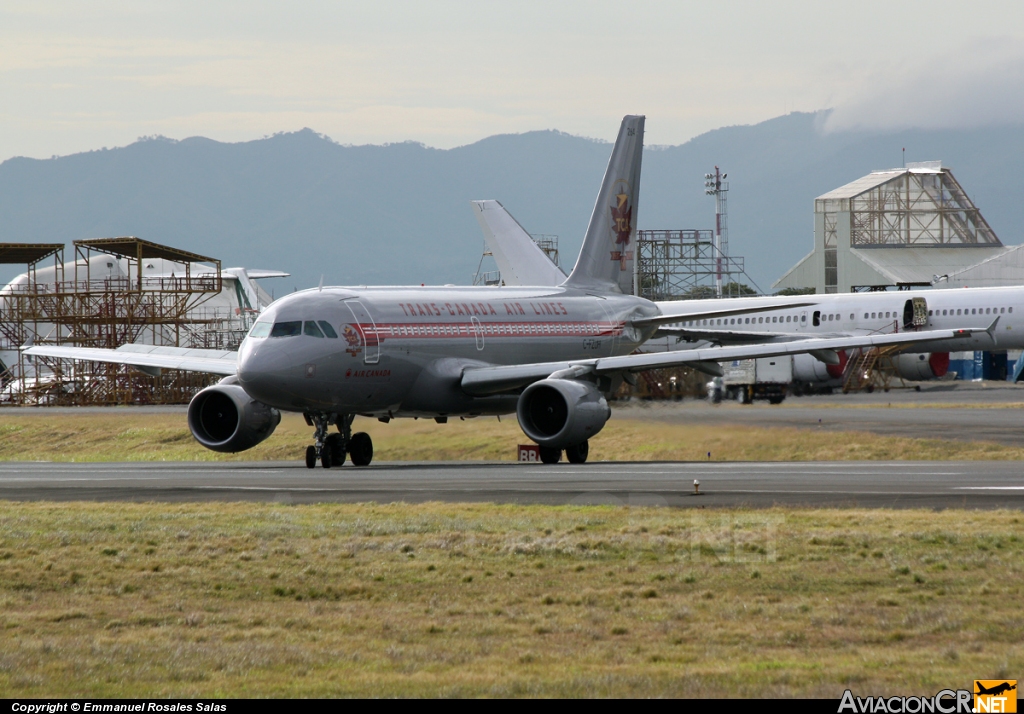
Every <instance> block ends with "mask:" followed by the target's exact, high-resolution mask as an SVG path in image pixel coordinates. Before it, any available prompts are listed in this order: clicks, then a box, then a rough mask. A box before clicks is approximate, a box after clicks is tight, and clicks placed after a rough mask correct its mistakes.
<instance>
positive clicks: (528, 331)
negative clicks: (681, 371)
mask: <svg viewBox="0 0 1024 714" xmlns="http://www.w3.org/2000/svg"><path fill="white" fill-rule="evenodd" d="M643 129H644V117H642V116H627V117H626V118H625V119H623V121H622V125H621V127H620V129H619V135H618V139H617V140H616V142H615V146H614V148H613V149H612V155H611V158H610V160H609V164H608V169H607V171H606V173H605V176H604V180H603V182H602V185H601V189H600V193H599V194H598V198H597V202H596V204H595V206H594V212H593V214H592V216H591V219H590V225H589V227H588V229H587V234H586V237H585V239H584V242H583V247H582V249H581V251H580V255H579V258H578V259H577V262H576V266H575V268H574V269H573V270H572V273H571V274H570V275H569V277H568V278H567V279H565V281H564V282H562V283H561V284H560V285H558V286H554V287H552V286H541V287H464V288H458V287H443V288H438V287H371V288H351V287H332V288H326V287H325V288H318V289H313V290H306V291H303V292H299V293H294V294H292V295H289V296H288V297H285V298H282V299H280V300H278V301H277V302H275V303H273V304H272V305H271V306H270V307H268V308H267V309H266V310H265V311H264V312H263V314H262V315H261V316H260V318H259V320H258V321H257V322H256V324H255V325H254V326H253V328H252V330H251V332H250V333H249V335H248V337H247V338H246V339H245V341H244V342H243V343H242V346H241V349H240V350H239V352H238V353H237V354H236V353H224V352H214V351H208V350H184V349H177V348H172V347H153V346H144V345H127V346H125V347H122V348H119V349H117V350H97V349H90V348H79V347H60V346H36V347H31V348H28V349H26V352H27V353H28V354H32V355H40V356H48V357H57V358H65V359H88V360H97V361H106V362H114V363H120V364H129V365H135V366H138V367H144V368H147V370H149V371H152V370H153V369H161V368H169V369H188V370H198V371H204V372H208V373H212V374H221V375H224V376H225V377H226V378H225V379H223V380H221V382H220V383H218V384H216V385H214V386H212V387H208V388H207V389H204V390H203V391H201V392H199V393H198V394H197V395H196V396H195V397H194V398H193V400H192V402H191V404H190V405H189V409H188V423H189V428H190V429H191V431H192V434H193V435H194V436H195V438H196V439H197V440H198V441H199V442H200V443H201V444H203V445H204V446H206V447H207V448H210V449H213V450H215V451H226V452H237V451H242V450H244V449H248V448H251V447H252V446H255V445H256V444H258V443H259V442H261V441H263V440H264V439H266V438H267V437H268V436H270V435H271V433H272V432H273V431H274V428H275V427H276V426H277V424H278V422H279V421H280V411H294V412H301V413H303V414H304V415H305V417H306V419H307V421H308V422H309V424H310V425H311V426H314V427H315V429H316V431H315V443H314V444H313V445H311V446H309V447H308V448H307V450H306V465H307V466H308V467H310V468H313V467H314V466H315V464H316V462H317V460H319V461H320V462H321V464H322V465H323V466H324V467H330V466H332V465H340V464H342V463H343V462H344V461H345V459H346V456H350V457H351V458H352V462H353V463H354V464H356V465H366V464H369V463H370V461H371V459H372V457H373V445H372V443H371V441H370V437H369V436H368V435H367V434H365V433H355V434H353V433H352V431H351V427H352V421H353V419H354V418H355V416H356V415H362V416H369V417H375V418H378V419H380V420H382V421H389V420H391V419H392V418H396V417H430V418H434V419H436V420H437V421H439V422H443V421H446V420H447V419H448V418H450V417H474V416H482V415H496V414H497V415H500V414H509V413H512V412H515V413H516V414H517V416H518V419H519V424H520V426H521V427H522V429H523V431H524V432H525V434H526V435H527V436H528V437H529V438H530V439H532V440H533V441H535V442H537V443H538V444H539V445H540V447H541V457H542V460H543V461H545V462H546V463H554V462H557V461H559V460H560V459H561V456H562V452H563V451H564V452H565V454H566V456H567V458H568V460H569V461H571V462H576V463H582V462H584V461H586V458H587V453H588V448H589V442H588V440H589V439H590V438H591V437H592V436H594V435H596V434H597V433H598V432H600V431H601V429H602V428H603V427H604V425H605V422H606V421H607V420H608V418H609V416H610V415H611V412H610V410H609V408H608V403H607V401H606V397H607V396H608V395H609V394H611V393H612V392H614V390H615V389H616V388H617V387H618V386H619V384H620V383H621V381H622V380H624V379H625V380H631V379H632V373H634V372H637V371H642V370H647V369H652V368H658V367H667V366H677V365H689V366H694V367H697V368H698V369H704V370H706V371H709V372H712V373H716V372H717V373H720V368H719V366H718V365H717V364H716V362H717V361H720V360H732V359H743V358H749V357H760V356H770V355H780V354H797V353H804V352H809V353H812V354H814V355H815V356H816V357H817V358H818V359H821V360H824V361H826V362H838V361H839V358H838V355H837V354H836V350H844V349H849V348H856V347H870V346H879V345H893V344H898V345H903V344H911V343H921V342H934V341H936V340H951V339H961V338H966V337H967V336H968V335H969V334H970V333H971V332H972V330H962V329H960V327H958V326H955V324H952V323H951V326H950V327H949V328H948V329H937V330H931V331H920V332H908V333H902V332H901V333H899V334H877V335H859V336H856V337H851V336H838V337H837V336H832V337H828V336H818V337H811V335H799V336H798V338H797V339H793V340H790V341H787V342H779V343H772V344H754V345H739V346H728V347H715V348H709V349H690V350H678V351H673V352H668V353H657V354H632V353H633V352H634V351H635V350H636V348H637V347H639V346H640V345H642V344H643V343H644V342H646V341H647V340H648V339H649V338H651V336H653V335H654V334H655V333H657V332H658V331H659V330H660V329H662V327H663V326H664V325H668V324H672V323H678V322H679V321H680V320H681V319H684V318H685V319H686V320H688V321H694V322H696V321H697V320H701V321H705V320H707V321H711V320H714V321H716V323H715V324H716V326H717V325H718V322H717V321H724V322H722V325H723V326H724V325H730V326H732V325H733V324H753V323H749V322H744V321H749V320H750V319H751V318H750V315H751V314H753V313H757V314H758V315H761V316H764V315H768V316H769V319H774V320H775V321H774V322H771V323H768V324H774V325H778V324H779V323H778V317H779V316H783V317H788V318H789V322H788V323H787V322H783V323H782V324H786V325H794V323H793V322H792V321H793V319H794V316H795V317H799V316H800V315H802V314H803V312H801V311H806V310H808V309H811V308H814V306H815V303H814V302H809V301H807V300H805V299H803V298H790V299H788V300H775V301H774V302H773V303H772V305H771V306H770V307H769V306H766V305H763V304H761V303H759V302H758V301H743V302H733V303H729V304H723V305H721V306H719V305H710V304H708V307H706V308H705V307H704V304H701V305H700V307H699V309H697V310H696V311H695V310H694V307H695V306H694V305H692V304H686V303H664V304H661V305H658V304H655V303H653V302H650V301H649V300H645V299H643V298H638V297H634V296H632V295H628V294H626V292H628V290H629V288H630V286H631V281H632V271H633V245H634V240H635V232H636V231H635V225H636V211H637V202H638V198H639V179H640V164H641V156H642V151H643ZM758 319H763V317H762V318H758ZM818 321H819V322H820V315H819V320H818ZM828 322H829V321H827V320H826V323H828ZM803 323H809V320H808V319H803V320H802V322H801V321H800V320H798V322H797V323H795V324H797V325H802V324H803ZM709 324H710V323H709ZM758 324H763V323H758ZM972 324H973V323H972ZM980 329H982V330H983V329H984V327H981V328H980ZM808 330H810V328H808ZM805 337H810V339H803V338H805ZM331 425H335V426H336V427H337V433H329V427H330V426H331Z"/></svg>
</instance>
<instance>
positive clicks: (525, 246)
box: [470, 201, 565, 287]
mask: <svg viewBox="0 0 1024 714" xmlns="http://www.w3.org/2000/svg"><path fill="white" fill-rule="evenodd" d="M470 203H472V204H473V213H474V215H476V219H477V221H479V222H480V228H481V229H482V230H483V232H484V240H485V241H486V242H487V247H488V248H490V250H491V254H492V255H493V256H494V262H495V263H497V264H498V270H499V271H501V279H502V281H503V282H504V283H505V284H506V285H529V286H534V285H538V286H550V287H554V286H556V285H561V284H562V283H564V282H565V273H563V272H562V271H561V270H560V269H559V267H558V266H557V265H555V264H554V263H553V262H551V259H550V258H548V256H547V255H546V254H545V253H544V251H542V250H541V249H540V247H539V246H538V245H537V244H536V243H534V241H533V238H531V237H530V234H529V233H527V232H526V229H525V228H523V227H522V226H521V225H519V222H518V221H517V220H516V219H515V218H513V217H512V214H511V213H509V212H508V211H507V210H505V207H504V206H502V205H501V203H499V202H498V201H470Z"/></svg>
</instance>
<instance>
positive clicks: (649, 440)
mask: <svg viewBox="0 0 1024 714" xmlns="http://www.w3.org/2000/svg"><path fill="white" fill-rule="evenodd" d="M23 414H24V413H19V414H18V415H12V416H8V415H5V414H4V413H3V412H2V411H0V461H212V460H245V461H248V460H255V461H261V460H298V459H300V458H301V457H302V454H303V453H304V452H305V448H306V445H307V444H310V443H312V431H313V430H312V429H311V428H310V427H309V426H307V425H306V423H305V422H304V421H303V420H302V418H301V417H300V416H298V415H294V414H286V415H285V416H284V417H283V419H282V422H281V425H280V426H279V427H278V428H277V431H276V432H275V433H274V435H273V436H271V437H270V439H268V440H267V441H265V442H264V443H262V444H260V445H259V446H257V447H256V448H254V449H251V450H249V451H245V452H243V453H240V454H234V455H231V454H217V453H214V452H212V451H209V450H207V449H205V448H203V447H202V446H200V445H199V444H198V443H197V442H196V441H195V440H194V439H193V438H192V436H191V434H190V433H189V431H188V427H187V425H186V424H185V416H184V414H183V413H180V414H177V413H140V412H138V411H132V410H130V409H125V410H112V411H111V412H110V413H103V414H96V413H86V414H78V415H76V414H68V413H67V412H62V413H60V414H59V415H53V416H51V415H48V414H46V412H45V411H37V412H33V413H31V414H29V415H23ZM769 418H770V412H769ZM354 428H355V429H356V430H365V431H367V432H369V433H370V435H371V436H372V437H373V442H374V451H375V454H374V459H375V460H378V461H428V460H458V461H464V460H512V459H514V458H515V446H516V444H518V443H522V442H526V441H527V439H526V437H525V436H523V433H522V431H521V430H520V429H519V425H518V424H517V423H516V420H515V418H514V417H508V418H505V419H503V420H502V421H501V422H498V420H497V419H494V418H489V419H482V418H481V419H467V420H466V421H460V420H457V419H456V420H452V421H451V422H449V423H448V424H435V423H434V422H433V421H432V420H419V421H413V420H409V419H401V420H395V421H392V422H391V423H390V424H381V423H380V422H378V421H376V420H372V419H357V420H356V422H355V427H354ZM43 445H46V446H45V447H43ZM708 452H711V458H712V459H713V460H717V461H721V460H728V461H822V460H824V461H831V460H877V459H881V460H889V459H907V460H930V459H954V460H983V459H993V460H1007V459H1014V460H1020V459H1024V449H1020V448H1014V447H1009V446H1002V445H999V444H993V443H986V442H960V441H942V440H938V439H911V438H902V437H886V436H880V435H877V434H871V433H865V432H843V433H842V435H838V434H836V433H834V432H815V431H813V430H798V429H773V428H754V427H748V426H732V427H723V426H721V425H703V424H699V423H695V424H666V423H664V422H659V421H655V420H645V419H643V418H642V417H641V418H638V417H637V416H635V415H633V414H631V413H630V412H628V411H627V412H624V413H623V412H619V413H616V414H615V416H613V418H612V420H611V421H609V422H608V425H607V426H606V427H605V429H604V430H603V431H602V432H601V434H600V436H599V437H597V438H595V439H593V440H592V441H591V445H590V459H591V460H598V461H600V460H606V461H658V460H675V461H702V460H706V459H707V458H708V457H707V454H708Z"/></svg>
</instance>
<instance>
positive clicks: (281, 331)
mask: <svg viewBox="0 0 1024 714" xmlns="http://www.w3.org/2000/svg"><path fill="white" fill-rule="evenodd" d="M301 334H302V321H301V320H296V321H295V322H277V323H275V324H274V329H273V330H271V331H270V336H271V337H295V336H296V335H301Z"/></svg>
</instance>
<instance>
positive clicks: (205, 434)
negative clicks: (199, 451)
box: [188, 384, 281, 454]
mask: <svg viewBox="0 0 1024 714" xmlns="http://www.w3.org/2000/svg"><path fill="white" fill-rule="evenodd" d="M280 422H281V412H279V411H277V410H276V409H274V408H273V407H268V406H267V405H266V404H262V403H260V402H257V401H255V400H254V399H253V398H252V397H250V396H249V395H248V394H246V392H245V390H244V389H242V388H241V387H239V386H238V385H237V384H225V385H214V386H212V387H207V388H206V389H204V390H203V391H201V392H199V394H197V395H196V396H194V397H192V401H191V402H189V405H188V428H189V429H191V430H192V436H194V437H195V438H196V441H198V442H199V443H200V444H202V445H203V446H205V447H206V448H207V449H212V450H213V451H222V452H226V453H229V454H233V453H235V452H237V451H245V450H246V449H251V448H252V447H254V446H256V444H258V443H260V442H261V441H263V440H264V439H266V438H267V437H268V436H270V435H271V434H273V433H274V429H276V428H277V425H278V424H279V423H280Z"/></svg>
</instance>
